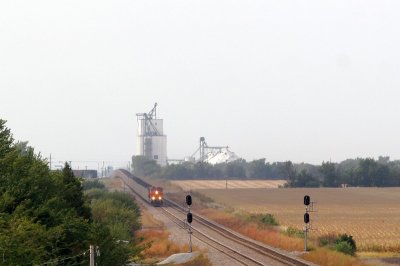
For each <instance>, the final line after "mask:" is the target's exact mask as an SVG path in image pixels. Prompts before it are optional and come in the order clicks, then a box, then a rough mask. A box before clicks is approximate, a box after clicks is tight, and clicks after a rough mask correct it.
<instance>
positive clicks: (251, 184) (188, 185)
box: [171, 180, 286, 191]
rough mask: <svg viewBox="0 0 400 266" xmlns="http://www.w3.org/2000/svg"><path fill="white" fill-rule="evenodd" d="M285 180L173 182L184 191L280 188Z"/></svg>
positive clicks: (172, 182)
mask: <svg viewBox="0 0 400 266" xmlns="http://www.w3.org/2000/svg"><path fill="white" fill-rule="evenodd" d="M285 183H286V181H285V180H174V181H171V184H173V185H176V186H178V187H180V188H181V189H183V190H184V191H189V190H198V189H226V188H228V189H234V188H278V187H279V186H283V185H284V184H285Z"/></svg>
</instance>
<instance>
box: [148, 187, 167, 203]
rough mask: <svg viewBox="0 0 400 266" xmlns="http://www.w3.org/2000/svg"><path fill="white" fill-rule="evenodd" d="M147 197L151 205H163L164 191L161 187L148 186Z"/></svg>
mask: <svg viewBox="0 0 400 266" xmlns="http://www.w3.org/2000/svg"><path fill="white" fill-rule="evenodd" d="M148 198H149V201H150V203H151V205H153V206H161V205H163V199H164V193H163V189H162V188H161V187H154V186H150V187H148Z"/></svg>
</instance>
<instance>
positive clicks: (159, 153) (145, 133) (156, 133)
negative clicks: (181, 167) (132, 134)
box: [136, 103, 167, 166]
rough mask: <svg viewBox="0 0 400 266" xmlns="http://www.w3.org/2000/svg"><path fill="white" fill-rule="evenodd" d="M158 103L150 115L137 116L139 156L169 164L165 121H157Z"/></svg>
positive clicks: (141, 114) (163, 164) (162, 164)
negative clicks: (164, 127)
mask: <svg viewBox="0 0 400 266" xmlns="http://www.w3.org/2000/svg"><path fill="white" fill-rule="evenodd" d="M156 108H157V103H155V104H154V107H153V109H151V111H150V112H149V113H139V114H136V116H137V121H138V135H137V152H136V154H137V155H142V156H145V157H146V158H148V159H153V160H155V161H156V162H157V163H158V164H159V165H161V166H165V165H166V164H167V136H166V135H164V129H163V119H157V109H156Z"/></svg>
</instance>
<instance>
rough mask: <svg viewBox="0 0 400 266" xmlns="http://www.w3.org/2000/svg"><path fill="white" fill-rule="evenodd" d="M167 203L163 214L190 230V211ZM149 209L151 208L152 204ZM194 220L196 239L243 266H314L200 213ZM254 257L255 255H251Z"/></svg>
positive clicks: (131, 188)
mask: <svg viewBox="0 0 400 266" xmlns="http://www.w3.org/2000/svg"><path fill="white" fill-rule="evenodd" d="M121 172H122V173H123V174H124V175H125V176H126V177H127V178H131V177H130V175H131V174H130V173H129V172H127V171H121ZM121 179H122V180H123V182H124V183H125V184H126V186H127V187H128V188H129V189H130V190H131V191H132V192H133V193H134V194H135V195H136V196H138V197H140V198H141V199H142V200H143V201H145V202H147V199H146V198H144V197H143V196H142V195H140V194H139V193H137V192H136V191H135V188H134V187H132V185H131V184H129V182H126V180H124V178H121ZM147 203H148V202H147ZM164 203H165V207H161V208H159V209H160V210H161V211H162V212H163V214H164V215H165V216H167V217H168V218H169V219H170V220H171V221H173V222H174V223H175V224H177V225H178V226H179V227H181V228H184V229H187V225H186V224H185V222H184V219H185V217H186V212H187V209H186V208H184V207H182V206H180V205H179V204H177V203H175V202H173V201H171V200H169V199H164ZM149 206H151V205H150V204H149ZM193 220H194V223H193V226H192V231H193V234H192V236H193V237H195V238H197V239H198V240H199V241H201V242H204V243H206V244H207V245H209V246H211V247H212V248H214V249H216V250H218V251H219V252H221V253H224V254H225V255H226V256H228V257H230V258H232V259H234V260H235V261H237V262H239V263H240V264H242V265H270V263H269V262H266V261H276V262H279V263H280V264H283V265H299V266H305V265H313V264H311V263H309V262H307V261H304V260H301V259H298V258H296V257H293V256H290V255H287V254H285V253H284V252H282V251H280V250H276V249H274V248H271V247H268V246H266V245H264V244H262V243H260V242H257V241H255V240H252V239H250V238H247V237H245V236H243V235H240V234H238V233H236V232H234V231H232V230H230V229H228V228H226V227H224V226H222V225H220V224H218V223H215V222H213V221H210V220H208V219H207V218H205V217H202V216H200V215H198V214H196V213H194V214H193ZM211 235H214V236H217V235H219V236H220V237H218V238H219V239H217V237H213V236H211ZM221 237H222V238H223V239H227V241H222V240H221ZM227 243H228V244H227ZM229 243H230V244H229ZM232 243H234V244H232ZM233 246H235V248H233ZM236 247H237V248H236ZM243 250H247V252H244V251H243ZM248 250H251V252H249V251H248ZM250 253H251V255H248V254H250ZM266 257H267V258H266Z"/></svg>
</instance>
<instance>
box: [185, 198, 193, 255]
mask: <svg viewBox="0 0 400 266" xmlns="http://www.w3.org/2000/svg"><path fill="white" fill-rule="evenodd" d="M186 204H187V206H188V213H187V215H186V221H187V223H188V224H189V232H188V233H189V249H190V250H189V252H190V253H192V222H193V214H192V213H191V212H190V205H192V196H191V195H186Z"/></svg>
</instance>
